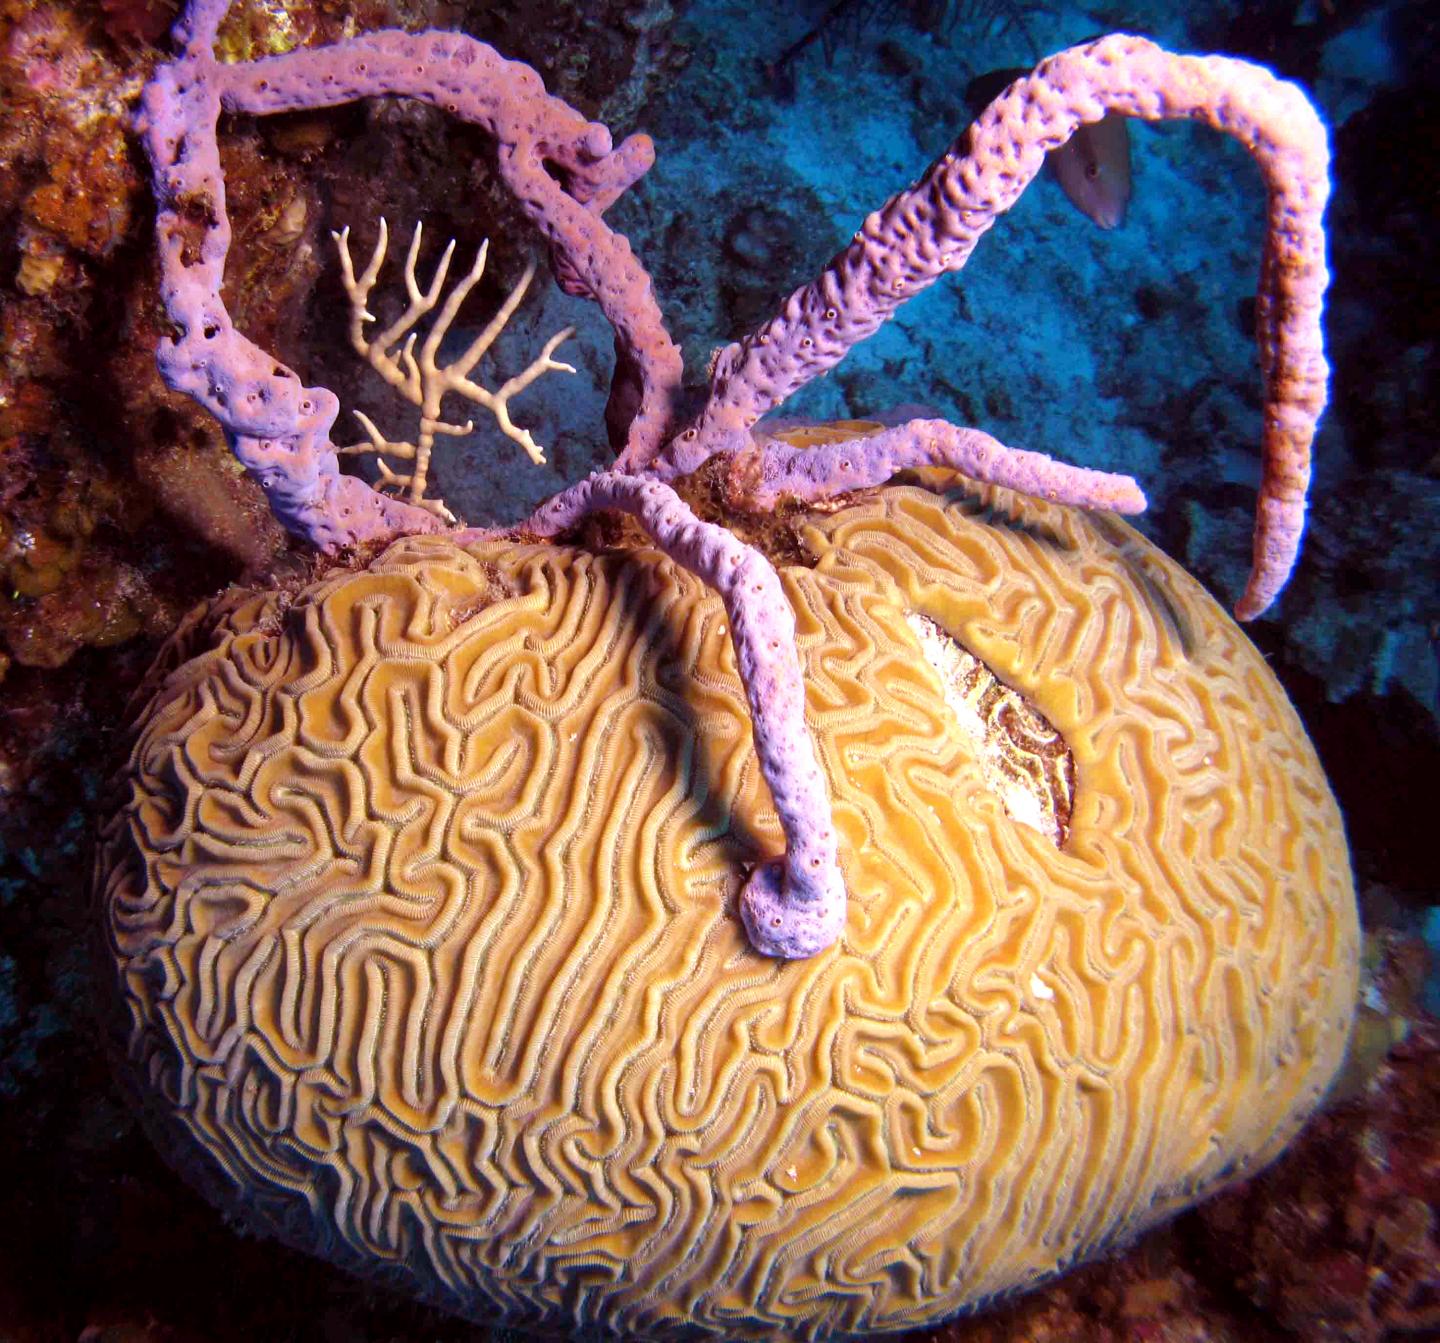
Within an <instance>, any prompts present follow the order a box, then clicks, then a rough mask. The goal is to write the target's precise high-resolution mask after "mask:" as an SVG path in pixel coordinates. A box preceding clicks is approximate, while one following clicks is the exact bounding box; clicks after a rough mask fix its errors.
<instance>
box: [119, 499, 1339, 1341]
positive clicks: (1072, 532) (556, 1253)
mask: <svg viewBox="0 0 1440 1343" xmlns="http://www.w3.org/2000/svg"><path fill="white" fill-rule="evenodd" d="M803 541H804V544H805V546H806V548H807V549H808V550H809V551H810V552H811V556H812V558H813V559H814V564H813V567H791V568H787V569H784V570H783V571H782V578H783V582H784V587H785V590H786V593H787V595H788V597H789V599H790V600H791V602H792V603H793V605H794V608H795V611H796V615H797V620H798V625H799V648H800V656H801V661H802V665H803V667H804V672H805V681H806V687H807V693H808V710H809V719H810V725H811V728H812V731H813V733H814V736H815V739H816V743H817V748H818V752H819V755H820V758H821V761H822V763H823V766H824V768H825V770H826V772H827V775H828V779H829V786H830V790H831V794H832V797H833V799H834V805H835V815H836V823H837V826H838V828H839V833H840V845H841V848H840V856H841V865H842V869H843V872H844V876H845V880H846V883H847V886H848V890H849V907H848V916H847V922H846V928H845V933H844V936H843V938H842V941H841V942H840V944H839V945H838V946H836V947H835V948H833V949H832V950H830V951H828V952H826V953H824V954H822V955H820V956H818V957H815V958H814V959H811V960H806V961H795V962H782V961H776V960H771V959H767V958H764V957H761V956H759V955H757V954H755V953H754V952H753V951H752V950H751V949H750V947H749V945H748V943H747V941H746V938H745V934H744V930H743V928H742V926H741V924H740V920H739V918H738V916H737V912H736V900H737V892H738V889H739V887H740V884H741V882H742V880H743V878H744V876H745V874H746V872H747V871H748V869H749V866H750V865H751V864H753V863H754V862H755V861H756V860H757V859H759V858H761V857H771V856H775V855H777V854H778V853H779V852H780V851H781V848H782V841H781V835H780V831H779V827H778V825H777V823H776V821H775V817H774V814H773V812H772V809H771V805H770V798H769V795H768V794H767V792H766V790H765V786H764V783H763V781H762V780H761V778H760V775H759V770H758V767H757V764H756V760H755V756H754V752H753V749H752V744H751V729H750V719H749V716H748V713H747V711H746V705H745V698H744V692H743V690H742V688H741V686H740V683H739V680H738V679H737V676H736V671H735V660H734V654H733V649H732V646H731V642H730V639H729V635H728V630H727V621H726V616H725V612H724V610H723V608H722V606H721V604H720V601H719V600H718V598H716V597H715V596H714V595H713V594H711V593H709V592H707V591H706V590H705V589H704V588H703V587H702V586H701V585H700V584H699V583H698V582H697V581H696V580H694V579H693V578H691V577H690V576H689V575H688V574H686V573H685V572H683V571H681V570H679V569H677V568H676V566H675V565H673V564H672V563H671V562H670V561H668V560H666V559H664V558H662V557H660V556H659V555H657V554H656V553H654V552H652V551H638V552H630V553H625V554H619V553H614V554H602V555H595V554H588V553H584V552H581V551H578V550H572V549H568V548H565V547H561V546H506V545H500V544H497V543H477V544H472V545H469V546H465V547H461V546H458V545H456V544H454V543H453V542H452V541H449V540H445V539H441V538H433V537H429V538H412V539H409V540H405V541H401V542H398V543H397V544H395V545H393V546H391V547H390V548H389V549H388V550H387V551H386V552H385V553H384V554H383V555H382V556H381V557H380V558H379V559H378V560H377V561H376V562H375V563H374V564H373V565H371V567H370V568H369V569H367V570H364V571H362V572H358V573H350V572H342V573H339V574H338V575H335V576H332V577H329V578H327V579H325V580H324V581H321V582H319V583H318V584H317V585H316V586H314V587H313V588H311V589H310V590H308V591H306V592H304V593H302V594H301V595H299V596H298V597H297V598H295V599H294V600H293V601H292V600H291V599H290V598H288V597H285V596H282V595H281V594H278V593H274V592H272V593H268V594H266V593H262V594H246V595H237V596H232V597H230V598H229V599H227V600H225V601H222V602H220V603H219V604H217V605H216V606H214V607H213V608H212V609H211V610H209V611H208V612H206V613H205V614H203V615H198V616H196V617H195V618H194V619H193V620H192V622H191V623H190V624H189V625H188V626H187V628H186V629H185V630H184V631H182V633H181V635H180V636H179V638H178V640H177V642H176V643H175V645H174V646H173V648H172V650H171V651H170V653H169V654H168V660H167V661H166V662H165V664H164V668H162V669H161V672H157V675H156V678H155V685H156V687H157V688H156V689H155V693H154V695H153V698H151V700H150V702H149V703H148V705H147V706H146V707H145V708H144V709H143V712H142V713H141V715H140V717H139V722H138V729H137V736H136V739H135V745H134V750H133V755H132V756H131V758H130V761H129V764H128V766H127V767H126V769H125V771H124V772H123V774H122V778H121V784H122V789H123V791H122V802H121V805H120V806H119V808H118V810H117V811H116V813H115V814H114V816H113V818H112V820H111V821H110V823H109V825H108V827H107V829H106V831H105V834H104V837H103V842H102V845H101V849H100V857H99V862H98V872H97V880H98V883H99V889H100V892H101V896H102V899H103V904H104V910H105V926H106V930H107V935H108V946H109V951H110V953H111V955H112V956H113V960H114V966H115V971H116V983H117V985H118V994H119V999H120V1006H119V1009H118V1013H119V1020H120V1026H119V1030H120V1032H121V1037H122V1048H123V1050H124V1052H125V1053H126V1055H127V1056H128V1060H129V1063H128V1067H127V1071H128V1075H129V1078H130V1080H131V1082H132V1083H133V1086H134V1089H135V1091H136V1092H137V1093H138V1094H139V1095H140V1096H141V1097H142V1100H143V1103H144V1105H145V1108H146V1112H147V1115H148V1117H149V1119H150V1120H151V1122H152V1125H153V1127H154V1129H155V1130H156V1132H157V1133H158V1135H159V1136H160V1138H161V1141H162V1142H163V1144H164V1145H165V1148H166V1151H167V1153H168V1154H169V1155H170V1157H171V1158H172V1159H173V1160H174V1161H175V1162H176V1164H177V1165H178V1166H180V1168H181V1169H182V1170H184V1171H185V1172H186V1173H187V1174H188V1175H189V1176H190V1177H191V1178H192V1179H194V1180H196V1181H197V1182H198V1183H200V1184H201V1185H202V1186H203V1187H204V1188H206V1190H207V1191H208V1192H209V1193H210V1194H211V1196H212V1197H214V1198H216V1199H217V1200H219V1201H221V1202H222V1203H223V1204H224V1205H225V1206H227V1207H228V1208H229V1209H230V1210H231V1211H232V1212H233V1213H235V1214H236V1215H238V1216H240V1217H241V1218H243V1219H244V1220H245V1221H246V1222H248V1223H249V1224H251V1225H253V1226H256V1227H258V1228H260V1229H262V1230H266V1231H270V1232H273V1233H275V1234H278V1235H280V1236H281V1237H283V1238H284V1239H286V1240H288V1241H290V1242H291V1243H293V1244H296V1245H298V1246H301V1247H304V1248H306V1249H309V1250H312V1251H314V1252H315V1253H318V1254H321V1255H323V1256H325V1257H327V1258H329V1259H331V1260H333V1261H335V1262H338V1263H341V1264H344V1265H346V1266H348V1267H351V1268H354V1269H358V1270H361V1271H365V1272H369V1273H372V1274H380V1275H382V1276H386V1277H388V1278H390V1279H391V1280H393V1281H396V1282H399V1283H401V1284H402V1285H404V1286H406V1287H407V1288H408V1290H410V1291H412V1292H414V1293H416V1294H418V1295H422V1296H425V1297H428V1298H430V1299H433V1300H436V1301H438V1302H439V1303H440V1304H442V1305H444V1306H445V1307H447V1308H449V1309H451V1310H454V1311H457V1312H459V1313H462V1314H468V1315H470V1316H472V1317H473V1318H475V1319H477V1320H483V1321H487V1322H492V1323H493V1322H494V1321H495V1320H496V1318H497V1311H498V1310H505V1311H507V1312H509V1313H510V1316H511V1318H513V1319H515V1320H516V1321H530V1322H536V1321H540V1320H542V1319H543V1320H544V1321H545V1322H547V1323H550V1324H557V1323H558V1324H560V1325H562V1326H563V1325H564V1324H566V1323H570V1324H573V1325H574V1326H576V1327H580V1326H584V1327H587V1328H598V1329H600V1330H602V1331H613V1332H615V1333H618V1334H625V1335H633V1336H638V1337H644V1338H664V1337H669V1336H675V1337H680V1336H684V1337H694V1336H696V1335H698V1334H700V1333H703V1332H708V1333H710V1334H712V1335H714V1336H717V1337H724V1338H741V1337H752V1336H753V1337H767V1336H773V1335H775V1334H776V1333H777V1332H778V1331H791V1332H793V1333H794V1334H796V1335H797V1336H803V1337H822V1336H829V1335H835V1334H844V1333H847V1332H853V1333H857V1334H861V1335H868V1334H872V1333H875V1332H879V1331H884V1330H893V1329H902V1328H906V1327H912V1326H914V1325H917V1324H921V1323H924V1322H927V1321H931V1320H936V1319H939V1318H942V1317H944V1316H946V1315H949V1314H952V1313H954V1312H956V1311H958V1310H961V1309H962V1308H965V1307H968V1306H973V1305H975V1304H977V1303H979V1302H982V1301H984V1300H985V1299H987V1298H989V1297H991V1296H993V1295H995V1294H997V1293H1002V1292H1006V1291H1008V1290H1012V1289H1015V1288H1018V1287H1021V1286H1024V1285H1025V1284H1028V1283H1031V1282H1033V1281H1035V1280H1036V1279H1038V1278H1039V1277H1041V1276H1043V1275H1045V1274H1048V1273H1052V1272H1054V1271H1056V1270H1057V1269H1059V1268H1061V1267H1063V1266H1065V1265H1066V1264H1068V1263H1071V1262H1073V1261H1074V1260H1076V1259H1077V1258H1081V1257H1084V1256H1086V1255H1090V1254H1093V1253H1095V1252H1096V1251H1098V1250H1100V1249H1101V1248H1103V1247H1105V1246H1108V1245H1111V1244H1114V1243H1116V1242H1117V1241H1120V1240H1122V1239H1124V1238H1125V1237H1128V1236H1132V1235H1134V1234H1135V1233H1136V1232H1137V1231H1139V1230H1140V1229H1141V1228H1143V1227H1145V1226H1146V1225H1148V1224H1150V1223H1152V1222H1154V1221H1156V1220H1157V1219H1159V1218H1163V1217H1165V1216H1167V1215H1168V1214H1170V1213H1172V1212H1174V1211H1175V1210H1177V1209H1179V1208H1181V1207H1183V1206H1185V1205H1186V1204H1188V1203H1190V1202H1192V1201H1193V1200H1194V1199H1195V1198H1196V1197H1197V1196H1198V1195H1200V1194H1201V1193H1202V1192H1204V1191H1206V1190H1208V1189H1210V1188H1212V1187H1214V1186H1216V1185H1217V1184H1218V1183H1220V1182H1222V1181H1224V1180H1225V1179H1227V1178H1230V1177H1233V1176H1235V1175H1236V1174H1238V1173H1241V1172H1244V1171H1247V1170H1250V1169H1253V1168H1254V1167H1255V1165H1256V1164H1257V1163H1259V1162H1263V1161H1265V1160H1266V1159H1268V1158H1269V1157H1271V1156H1272V1155H1273V1154H1274V1153H1275V1152H1276V1151H1277V1150H1278V1149H1279V1147H1280V1146H1281V1145H1282V1144H1283V1143H1284V1142H1285V1141H1286V1140H1287V1139H1288V1138H1289V1137H1290V1136H1291V1135H1292V1134H1293V1133H1294V1132H1295V1130H1296V1128H1297V1127H1298V1126H1299V1125H1300V1123H1301V1122H1302V1121H1303V1120H1304V1118H1305V1116H1306V1114H1307V1113H1308V1112H1309V1111H1310V1110H1311V1109H1312V1107H1313V1106H1314V1105H1315V1104H1316V1102H1317V1101H1318V1100H1319V1098H1320V1097H1321V1095H1322V1093H1323V1092H1324V1089H1325V1087H1326V1086H1327V1084H1328V1083H1329V1081H1330V1078H1331V1077H1332V1075H1333V1074H1334V1072H1335V1069H1336V1066H1337V1064H1338V1063H1339V1060H1340V1056H1341V1053H1342V1051H1343V1049H1344V1045H1345V1040H1346V1035H1347V1031H1348V1026H1349V1021H1350V1015H1351V1008H1352V1001H1353V998H1354V994H1355V985H1356V960H1357V928H1356V914H1355V902H1354V894H1353V890H1352V886H1351V878H1350V871H1349V864H1348V859H1347V854H1346V848H1345V841H1344V836H1343V831H1342V827H1341V822H1340V817H1339V814H1338V811H1337V809H1336V806H1335V802H1334V799H1333V798H1332V796H1331V794H1330V791H1329V788H1328V787H1327V785H1326V782H1325V779H1324V777H1323V775H1322V773H1321V771H1320V767H1319V764H1318V762H1317V760H1316V757H1315V753H1314V751H1313V749H1312V748H1311V746H1310V743H1309V742H1308V740H1307V739H1306V737H1305V734H1304V732H1303V730H1302V728H1301V725H1300V723H1299V721H1298V719H1297V718H1296V715H1295V713H1294V711H1293V710H1292V708H1291V706H1290V705H1289V703H1288V702H1287V700H1286V698H1285V695H1284V693H1283V692H1282V690H1281V689H1280V687H1279V685H1278V684H1277V682H1276V681H1275V678H1274V677H1273V676H1272V675H1271V673H1270V672H1269V670H1268V669H1267V667H1266V665H1265V662H1264V660H1263V659H1262V657H1261V656H1260V655H1259V654H1258V653H1257V652H1256V650H1255V649H1254V648H1253V647H1252V646H1251V644H1250V643H1249V642H1248V641H1247V639H1246V638H1245V637H1244V636H1243V635H1242V634H1241V633H1240V631H1239V629H1238V628H1237V627H1236V626H1235V624H1234V623H1233V622H1232V621H1231V620H1230V618H1229V617H1228V616H1227V615H1225V613H1224V612H1223V611H1222V610H1221V609H1220V607H1219V606H1218V605H1217V604H1216V603H1215V602H1214V601H1212V600H1211V599H1210V598H1209V597H1208V596H1206V595H1205V594H1204V592H1203V591H1202V590H1201V589H1200V588H1199V586H1198V585H1197V584H1196V583H1195V582H1194V581H1193V580H1192V579H1190V578H1189V577H1187V576H1186V575H1185V574H1184V573H1183V572H1181V571H1180V570H1179V569H1178V568H1177V567H1176V566H1175V565H1174V564H1172V563H1171V562H1170V561H1168V560H1166V559H1165V558H1164V557H1163V556H1162V555H1161V554H1160V553H1159V552H1158V551H1156V550H1155V549H1154V547H1152V546H1150V545H1148V544H1147V543H1146V542H1144V541H1143V540H1142V539H1141V538H1140V537H1139V536H1138V535H1137V534H1136V533H1135V532H1133V531H1131V530H1130V529H1129V528H1127V527H1125V526H1124V525H1123V524H1120V523H1118V522H1116V521H1115V520H1113V519H1111V518H1109V517H1106V516H1103V515H1097V516H1090V515H1085V514H1081V513H1076V512H1071V511H1067V510H1064V509H1060V508H1056V507H1052V506H1048V505H1045V504H1042V503H1037V502H1035V501H1033V500H1028V499H1022V498H1019V497H1017V496H1014V495H1011V494H1009V493H1007V492H1004V491H1001V490H995V489H986V490H979V489H968V490H967V489H955V490H952V491H951V492H950V493H948V494H943V495H940V494H932V493H928V492H925V491H922V490H919V489H916V488H911V487H898V488H890V489H887V490H885V491H883V492H880V493H878V494H876V495H874V496H872V497H870V498H868V499H865V500H863V501H861V502H858V503H855V504H853V505H852V506H849V507H845V508H843V509H840V510H838V511H836V512H834V513H831V514H824V513H819V512H817V513H815V514H813V515H811V516H810V517H809V519H808V521H807V522H806V523H805V526H804V531H803Z"/></svg>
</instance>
